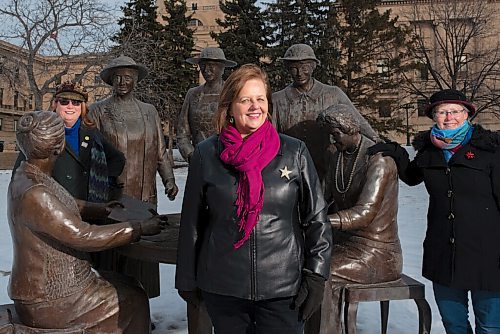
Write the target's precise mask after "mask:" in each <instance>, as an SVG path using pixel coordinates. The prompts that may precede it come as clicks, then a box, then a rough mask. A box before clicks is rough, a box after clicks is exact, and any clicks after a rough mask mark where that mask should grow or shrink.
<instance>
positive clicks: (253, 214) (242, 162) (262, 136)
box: [220, 120, 280, 249]
mask: <svg viewBox="0 0 500 334" xmlns="http://www.w3.org/2000/svg"><path fill="white" fill-rule="evenodd" d="M220 139H221V141H222V143H223V144H224V150H223V151H222V153H221V154H220V158H221V160H222V161H223V162H224V163H226V164H228V165H231V166H233V167H234V168H235V169H236V170H238V171H239V172H240V175H239V182H238V190H237V196H238V198H237V199H236V203H235V204H236V206H237V207H238V211H237V214H238V218H239V219H240V221H239V223H238V225H239V227H240V232H241V231H244V235H243V238H242V239H241V240H240V241H238V242H237V243H235V244H234V248H235V249H238V248H240V247H241V246H242V245H243V244H244V243H245V241H246V240H248V238H250V233H251V232H252V230H253V228H254V227H255V225H257V222H258V220H259V214H260V211H261V210H262V206H263V204H264V183H263V182H262V174H261V172H262V170H263V169H264V167H266V166H267V165H268V164H269V162H271V160H273V159H274V157H275V156H276V154H277V153H278V150H279V147H280V138H279V135H278V132H277V131H276V129H275V128H274V127H273V126H272V125H271V123H270V122H269V121H268V120H266V121H265V122H264V124H262V126H261V127H260V128H259V129H257V131H255V132H254V133H252V134H251V135H249V136H248V137H246V138H245V140H243V138H242V137H241V134H240V133H239V132H238V130H236V128H235V127H234V126H232V125H229V126H227V127H225V128H224V129H223V130H222V131H221V133H220Z"/></svg>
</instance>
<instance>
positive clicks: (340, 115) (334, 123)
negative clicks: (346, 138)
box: [316, 104, 361, 135]
mask: <svg viewBox="0 0 500 334" xmlns="http://www.w3.org/2000/svg"><path fill="white" fill-rule="evenodd" d="M316 121H317V122H318V123H320V124H321V126H325V127H332V128H338V129H340V131H342V132H343V133H345V134H347V135H354V134H356V133H359V132H360V129H361V128H360V124H359V120H358V119H356V117H355V116H354V112H353V110H352V107H351V106H348V105H345V104H337V105H333V106H330V107H328V109H326V110H325V111H322V112H321V113H320V114H319V115H318V118H317V119H316Z"/></svg>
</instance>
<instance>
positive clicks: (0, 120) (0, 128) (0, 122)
mask: <svg viewBox="0 0 500 334" xmlns="http://www.w3.org/2000/svg"><path fill="white" fill-rule="evenodd" d="M2 124H3V118H0V131H2Z"/></svg>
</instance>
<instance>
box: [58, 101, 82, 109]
mask: <svg viewBox="0 0 500 334" xmlns="http://www.w3.org/2000/svg"><path fill="white" fill-rule="evenodd" d="M57 102H59V104H60V105H62V106H67V105H68V104H69V103H70V102H71V104H72V105H74V106H75V107H78V106H79V105H80V104H82V101H77V100H67V99H59V100H57Z"/></svg>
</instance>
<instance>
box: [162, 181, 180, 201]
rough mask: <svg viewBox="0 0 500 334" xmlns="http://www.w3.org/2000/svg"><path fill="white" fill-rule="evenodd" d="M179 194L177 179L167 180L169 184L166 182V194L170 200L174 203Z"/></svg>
mask: <svg viewBox="0 0 500 334" xmlns="http://www.w3.org/2000/svg"><path fill="white" fill-rule="evenodd" d="M178 192H179V188H178V187H177V185H176V184H175V179H173V178H171V179H167V182H165V194H166V195H167V197H168V199H169V200H171V201H173V200H174V199H175V196H177V193H178Z"/></svg>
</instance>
